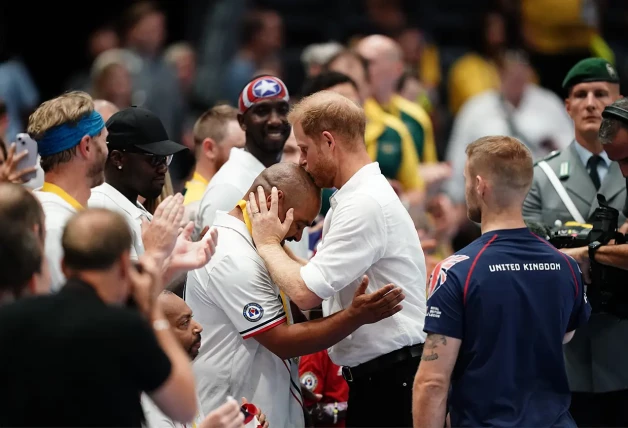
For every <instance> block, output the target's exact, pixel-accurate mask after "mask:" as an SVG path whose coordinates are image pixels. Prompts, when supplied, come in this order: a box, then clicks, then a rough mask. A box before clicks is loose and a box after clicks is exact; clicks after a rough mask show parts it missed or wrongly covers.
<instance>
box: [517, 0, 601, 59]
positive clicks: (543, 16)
mask: <svg viewBox="0 0 628 428" xmlns="http://www.w3.org/2000/svg"><path fill="white" fill-rule="evenodd" d="M588 3H589V0H522V2H521V19H522V22H523V32H524V36H525V38H526V41H527V42H528V44H529V45H530V47H531V48H533V49H534V50H535V51H537V52H541V53H545V54H553V53H562V52H566V51H569V50H587V49H589V48H590V47H591V42H592V38H593V36H594V35H596V34H597V30H596V29H595V28H594V22H593V21H594V14H593V13H591V9H588V8H589V7H590V6H587V4H588ZM587 21H589V22H587Z"/></svg>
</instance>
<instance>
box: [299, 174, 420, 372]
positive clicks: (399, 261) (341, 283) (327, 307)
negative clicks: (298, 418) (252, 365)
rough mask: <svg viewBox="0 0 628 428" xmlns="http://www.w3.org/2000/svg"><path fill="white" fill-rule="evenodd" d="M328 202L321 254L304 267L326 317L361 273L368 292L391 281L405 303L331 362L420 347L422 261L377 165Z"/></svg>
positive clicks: (333, 354)
mask: <svg viewBox="0 0 628 428" xmlns="http://www.w3.org/2000/svg"><path fill="white" fill-rule="evenodd" d="M330 201H331V208H330V209H329V212H328V213H327V216H326V217H325V222H324V224H323V237H322V240H321V243H320V245H319V247H318V250H317V252H316V254H315V255H314V257H313V258H312V259H311V260H310V261H309V263H308V264H307V265H305V266H303V267H302V268H301V277H302V278H303V281H304V282H305V284H306V285H307V287H308V288H309V289H310V290H311V291H312V292H313V293H314V294H316V295H317V296H318V297H320V298H321V299H324V300H325V301H324V302H323V314H324V315H325V316H328V315H331V314H333V313H336V312H339V311H341V310H342V309H344V308H347V307H349V306H350V305H351V302H352V301H353V295H354V293H355V291H356V289H357V287H358V285H359V284H360V281H361V279H362V275H367V276H368V278H369V285H368V289H367V293H372V292H374V291H376V290H378V289H380V288H381V287H383V286H385V285H386V284H389V283H392V284H394V285H396V286H398V287H401V288H402V289H403V293H404V294H405V296H406V298H405V300H404V301H403V303H402V305H403V309H402V310H401V311H400V312H398V313H396V314H395V315H393V316H392V317H390V318H387V319H385V320H382V321H380V322H378V323H375V324H368V325H364V326H362V327H360V328H359V329H357V330H356V331H354V332H353V333H352V334H350V335H349V336H347V338H345V339H343V340H342V341H340V342H339V343H337V344H336V345H334V346H332V347H331V348H330V349H329V357H330V358H331V360H332V361H333V362H334V363H335V364H337V365H340V366H350V367H355V366H357V365H358V364H361V363H364V362H367V361H370V360H372V359H374V358H377V357H379V356H380V355H384V354H387V353H389V352H393V351H395V350H397V349H400V348H403V347H405V346H411V345H416V344H419V343H423V342H424V341H425V333H424V332H423V322H424V319H425V293H426V272H425V256H424V255H423V250H422V248H421V243H420V242H419V236H418V233H417V231H416V229H415V227H414V223H413V222H412V219H411V218H410V215H409V214H408V211H407V210H406V209H405V208H404V206H403V204H402V203H401V201H400V200H399V197H398V196H397V194H396V193H395V191H394V190H393V188H392V187H391V186H390V184H389V183H388V180H386V178H385V177H384V176H383V175H382V173H381V171H380V169H379V164H378V163H377V162H373V163H371V164H368V165H366V166H364V167H362V168H361V169H360V170H359V171H358V172H357V173H355V174H354V175H353V177H351V179H349V181H347V183H346V184H345V185H344V186H342V188H341V189H340V190H338V191H336V192H335V193H334V195H333V196H332V197H331V199H330Z"/></svg>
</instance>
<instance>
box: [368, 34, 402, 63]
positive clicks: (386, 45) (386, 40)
mask: <svg viewBox="0 0 628 428" xmlns="http://www.w3.org/2000/svg"><path fill="white" fill-rule="evenodd" d="M357 51H358V53H359V54H360V55H362V56H363V57H364V58H366V59H367V60H369V61H370V60H371V58H385V59H388V60H389V61H401V60H402V59H403V51H402V50H401V46H399V44H398V43H397V42H396V41H394V40H393V39H391V38H390V37H386V36H382V35H379V34H375V35H372V36H367V37H365V38H363V39H362V40H360V42H359V43H358V45H357Z"/></svg>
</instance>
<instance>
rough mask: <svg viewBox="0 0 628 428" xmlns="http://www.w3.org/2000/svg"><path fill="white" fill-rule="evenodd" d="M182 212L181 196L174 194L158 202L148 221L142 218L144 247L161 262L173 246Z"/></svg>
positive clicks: (169, 253) (168, 254)
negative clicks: (151, 217)
mask: <svg viewBox="0 0 628 428" xmlns="http://www.w3.org/2000/svg"><path fill="white" fill-rule="evenodd" d="M183 212H184V208H183V196H182V195H181V194H176V195H174V196H168V197H167V198H166V199H164V200H163V202H162V203H160V204H159V206H158V207H157V209H156V210H155V214H154V215H153V219H152V220H151V221H150V222H148V221H147V220H146V219H144V218H142V242H143V243H144V248H145V250H146V252H147V253H151V254H153V255H154V257H156V258H157V259H158V260H161V261H162V263H163V262H164V261H165V260H166V258H168V257H169V256H170V255H171V253H172V251H173V249H174V247H175V243H176V241H177V236H178V235H179V228H180V224H181V219H182V218H183Z"/></svg>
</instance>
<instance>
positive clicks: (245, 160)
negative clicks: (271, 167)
mask: <svg viewBox="0 0 628 428" xmlns="http://www.w3.org/2000/svg"><path fill="white" fill-rule="evenodd" d="M231 160H233V161H234V162H235V163H237V164H238V165H242V166H243V167H245V168H248V169H251V170H253V171H255V170H258V171H263V170H264V169H266V167H265V166H264V164H263V163H261V162H260V161H259V160H258V159H257V158H256V157H255V156H253V155H252V154H251V153H249V152H247V151H246V150H244V149H239V148H237V147H233V148H232V149H231V151H230V152H229V161H231Z"/></svg>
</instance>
